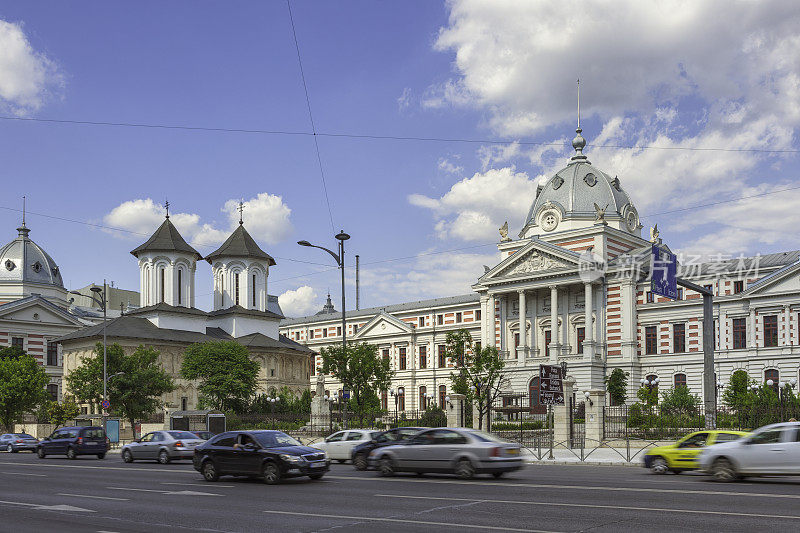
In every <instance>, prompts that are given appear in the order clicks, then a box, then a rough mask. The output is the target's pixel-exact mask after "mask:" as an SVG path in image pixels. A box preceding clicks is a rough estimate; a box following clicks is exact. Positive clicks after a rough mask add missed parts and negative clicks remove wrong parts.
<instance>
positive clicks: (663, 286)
mask: <svg viewBox="0 0 800 533" xmlns="http://www.w3.org/2000/svg"><path fill="white" fill-rule="evenodd" d="M652 249H653V252H652V256H651V263H650V290H651V291H652V292H653V294H658V295H661V296H663V297H664V298H669V299H671V300H677V299H678V279H677V276H678V261H677V259H676V257H675V254H671V253H669V252H667V251H665V250H662V249H661V248H659V247H658V245H656V244H653V248H652Z"/></svg>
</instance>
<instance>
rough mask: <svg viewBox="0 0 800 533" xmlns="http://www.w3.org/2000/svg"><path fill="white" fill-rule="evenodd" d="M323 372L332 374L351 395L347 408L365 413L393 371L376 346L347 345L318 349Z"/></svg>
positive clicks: (387, 385) (383, 388)
mask: <svg viewBox="0 0 800 533" xmlns="http://www.w3.org/2000/svg"><path fill="white" fill-rule="evenodd" d="M320 355H321V356H322V371H323V372H324V373H326V374H331V375H332V376H333V377H335V378H336V379H338V380H339V381H340V382H341V383H342V387H343V388H344V389H345V390H349V391H350V392H351V393H352V396H351V398H350V404H349V405H350V406H351V408H353V409H355V410H356V411H358V412H360V413H362V412H364V411H365V410H367V409H368V408H369V407H370V406H371V404H372V403H373V400H374V399H375V398H377V397H378V392H379V391H385V390H387V389H388V388H389V385H390V384H391V382H392V376H393V375H394V372H393V371H392V369H391V368H390V366H389V361H388V359H386V360H384V359H383V358H382V357H380V356H378V347H377V346H374V345H372V344H367V343H366V342H362V343H349V344H348V345H347V348H346V349H343V348H342V346H341V345H338V344H337V345H335V346H329V347H327V348H323V349H322V350H320Z"/></svg>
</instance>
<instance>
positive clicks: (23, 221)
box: [22, 195, 25, 228]
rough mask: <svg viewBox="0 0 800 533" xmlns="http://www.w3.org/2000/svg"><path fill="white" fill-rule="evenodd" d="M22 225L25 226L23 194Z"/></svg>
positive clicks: (23, 200) (23, 199)
mask: <svg viewBox="0 0 800 533" xmlns="http://www.w3.org/2000/svg"><path fill="white" fill-rule="evenodd" d="M22 227H23V228H24V227H25V196H24V195H23V197H22Z"/></svg>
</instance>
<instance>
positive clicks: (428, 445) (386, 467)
mask: <svg viewBox="0 0 800 533" xmlns="http://www.w3.org/2000/svg"><path fill="white" fill-rule="evenodd" d="M369 463H370V466H375V467H377V468H378V471H379V472H380V473H381V475H383V476H393V475H394V474H395V472H417V473H418V474H423V473H425V472H446V473H452V474H455V475H457V476H458V477H460V478H462V479H470V478H472V477H474V476H475V474H492V475H493V476H494V477H500V476H502V475H503V474H504V473H506V472H512V471H514V470H519V469H520V468H522V464H523V463H522V457H521V456H520V446H519V444H515V443H510V442H504V441H502V440H500V439H498V438H497V437H495V436H494V435H490V434H488V433H484V432H482V431H478V430H474V429H469V428H436V429H428V430H425V431H422V432H420V433H417V434H416V435H414V436H413V437H412V438H410V439H408V440H407V441H405V442H403V443H401V444H397V445H394V446H386V447H384V448H377V449H375V450H372V452H370V455H369Z"/></svg>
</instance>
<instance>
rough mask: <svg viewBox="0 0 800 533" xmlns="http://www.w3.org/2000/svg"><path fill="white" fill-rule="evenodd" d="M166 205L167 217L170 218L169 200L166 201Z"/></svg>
mask: <svg viewBox="0 0 800 533" xmlns="http://www.w3.org/2000/svg"><path fill="white" fill-rule="evenodd" d="M164 207H165V208H167V218H169V200H167V201H165V202H164Z"/></svg>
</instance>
